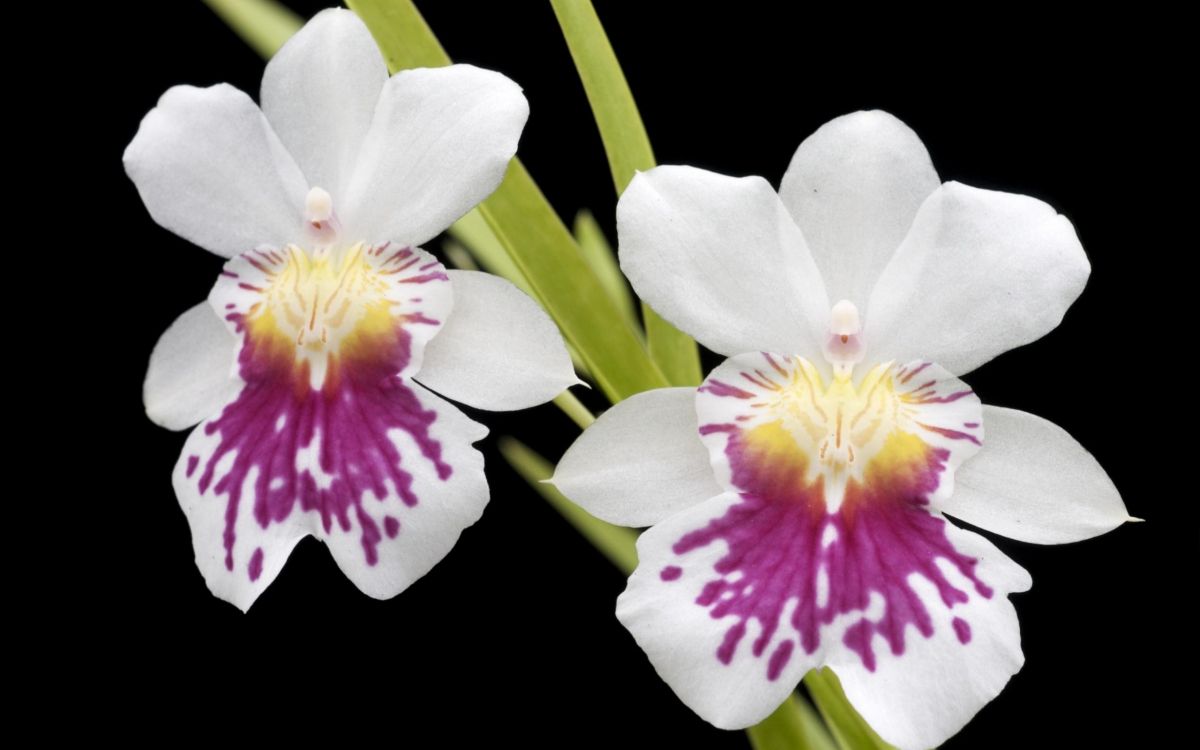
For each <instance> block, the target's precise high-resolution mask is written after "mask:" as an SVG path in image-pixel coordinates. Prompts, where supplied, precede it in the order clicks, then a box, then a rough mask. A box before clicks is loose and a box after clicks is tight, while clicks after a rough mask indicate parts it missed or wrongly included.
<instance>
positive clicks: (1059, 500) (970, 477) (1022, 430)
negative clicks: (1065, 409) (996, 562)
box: [940, 406, 1130, 544]
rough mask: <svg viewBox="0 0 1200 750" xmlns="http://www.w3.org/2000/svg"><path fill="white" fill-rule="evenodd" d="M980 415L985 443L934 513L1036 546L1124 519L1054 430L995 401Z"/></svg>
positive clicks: (1095, 469) (1087, 465)
mask: <svg viewBox="0 0 1200 750" xmlns="http://www.w3.org/2000/svg"><path fill="white" fill-rule="evenodd" d="M983 418H984V424H985V425H986V426H987V441H986V442H985V444H984V447H983V449H982V450H980V451H979V453H978V454H976V455H975V457H974V458H972V459H971V460H969V461H967V462H966V463H965V464H963V466H962V468H960V469H959V471H958V475H957V476H958V481H957V483H956V485H955V490H954V494H952V495H951V496H950V497H949V498H946V499H945V500H943V501H942V502H941V503H940V508H941V510H943V511H944V512H946V513H949V514H950V515H952V516H954V517H956V518H961V519H962V520H964V521H966V522H968V523H971V524H974V525H976V526H980V527H982V528H985V529H987V530H988V531H994V532H996V533H997V534H1003V535H1004V536H1007V537H1012V538H1013V539H1020V540H1021V541H1023V542H1035V543H1037V544H1061V543H1064V542H1076V541H1079V540H1081V539H1089V538H1091V537H1094V536H1098V535H1100V534H1103V533H1105V532H1107V531H1111V530H1112V529H1114V528H1116V527H1117V526H1120V525H1121V524H1122V523H1125V522H1126V521H1128V520H1130V517H1129V512H1128V511H1127V510H1126V509H1125V503H1124V502H1122V500H1121V495H1120V494H1119V493H1118V492H1117V488H1116V487H1115V486H1114V485H1113V483H1112V480H1111V479H1109V478H1108V475H1107V474H1106V473H1105V472H1104V469H1103V468H1102V467H1101V466H1100V464H1099V463H1098V462H1097V461H1096V459H1095V458H1094V457H1093V456H1092V454H1091V453H1088V451H1087V449H1085V448H1084V447H1083V446H1082V445H1080V444H1079V443H1078V442H1076V441H1075V439H1074V438H1072V437H1071V436H1070V435H1068V434H1067V432H1066V431H1065V430H1063V429H1062V428H1061V427H1059V426H1058V425H1056V424H1054V423H1052V422H1049V421H1047V420H1045V419H1042V418H1041V417H1038V416H1035V415H1033V414H1027V413H1026V412H1023V411H1017V410H1015V409H1002V408H1000V407H998V406H985V407H984V408H983Z"/></svg>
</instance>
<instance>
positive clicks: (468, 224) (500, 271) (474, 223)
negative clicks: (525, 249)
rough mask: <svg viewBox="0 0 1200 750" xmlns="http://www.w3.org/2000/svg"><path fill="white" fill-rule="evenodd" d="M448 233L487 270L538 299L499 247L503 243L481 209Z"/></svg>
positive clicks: (456, 223)
mask: <svg viewBox="0 0 1200 750" xmlns="http://www.w3.org/2000/svg"><path fill="white" fill-rule="evenodd" d="M447 232H448V233H449V234H450V236H451V237H453V238H454V239H456V240H458V241H459V242H461V243H462V244H463V246H464V247H466V248H467V250H468V251H469V252H470V253H471V255H472V256H474V258H475V260H477V261H478V262H479V265H480V266H482V267H483V269H484V270H485V271H487V272H488V273H494V274H496V275H497V276H500V277H502V278H505V279H508V280H509V281H511V282H512V283H513V284H516V285H517V287H518V288H520V290H521V291H523V292H525V293H526V294H528V295H529V296H530V297H534V298H535V299H536V296H535V295H534V293H533V287H531V286H530V285H529V280H528V279H526V278H525V274H523V273H521V269H519V268H517V264H516V263H513V260H512V258H510V257H509V256H508V251H507V250H505V249H504V245H502V244H500V240H499V239H498V238H497V237H496V234H495V232H493V231H492V228H491V227H489V226H488V225H487V220H486V219H484V218H483V214H482V213H480V212H479V209H478V208H473V209H471V210H470V211H469V212H468V213H467V215H466V216H464V217H462V218H461V219H459V220H458V221H456V222H454V223H453V224H452V225H451V226H450V229H448V230H447Z"/></svg>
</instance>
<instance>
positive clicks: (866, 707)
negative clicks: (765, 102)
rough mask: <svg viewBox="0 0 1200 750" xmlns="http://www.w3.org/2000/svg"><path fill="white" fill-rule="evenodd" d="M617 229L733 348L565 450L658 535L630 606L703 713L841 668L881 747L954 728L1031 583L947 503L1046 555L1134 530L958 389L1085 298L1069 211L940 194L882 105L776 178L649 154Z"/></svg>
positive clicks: (695, 321)
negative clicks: (687, 384)
mask: <svg viewBox="0 0 1200 750" xmlns="http://www.w3.org/2000/svg"><path fill="white" fill-rule="evenodd" d="M617 220H618V234H619V242H620V259H621V267H622V269H623V270H624V271H625V273H626V275H627V276H628V277H629V279H630V281H631V282H632V284H633V286H634V288H635V290H636V291H637V292H638V294H639V295H640V296H641V297H642V298H643V299H644V300H646V301H647V302H648V303H649V304H650V305H651V306H652V307H654V308H655V309H656V310H657V311H658V312H659V313H660V314H661V315H662V316H663V317H664V318H666V319H667V320H669V321H671V322H672V323H674V324H675V325H676V326H678V327H679V328H680V329H682V330H684V331H686V332H688V333H689V334H691V335H693V336H694V337H695V338H696V339H697V340H698V341H699V342H700V343H701V344H703V345H705V346H707V347H708V348H709V349H712V350H713V351H715V352H718V353H720V354H723V355H725V356H727V357H728V359H727V360H726V361H725V362H724V363H723V364H721V365H720V366H719V367H717V368H716V369H715V370H714V371H713V372H712V373H711V374H710V375H709V376H708V378H707V379H706V380H705V382H704V384H703V385H702V386H701V387H700V388H699V389H692V388H670V389H660V390H655V391H650V392H646V393H642V394H639V395H637V396H634V397H632V398H630V399H627V400H626V401H624V402H621V403H620V404H618V405H617V406H615V407H614V408H613V409H611V410H609V411H608V412H607V413H606V414H604V415H603V416H601V417H600V419H599V420H598V421H597V422H596V424H595V425H593V426H592V427H591V428H589V429H588V430H587V431H586V432H585V433H584V434H583V435H582V436H581V437H580V439H579V440H578V441H577V442H576V443H575V444H574V445H573V446H572V447H571V449H570V450H569V451H568V452H567V454H566V455H565V456H564V458H563V460H562V461H561V463H560V464H559V467H558V470H557V472H556V474H555V477H554V482H555V484H556V485H557V486H558V487H559V488H560V489H561V490H562V491H563V492H564V493H565V494H566V495H567V496H568V497H569V498H571V499H572V500H574V501H576V502H578V503H579V504H580V505H581V506H583V507H584V508H586V509H587V510H589V511H590V512H592V513H593V514H595V515H596V516H598V517H600V518H602V519H604V520H607V521H611V522H613V523H618V524H622V525H626V526H648V525H652V528H650V529H649V530H648V531H646V532H645V533H644V534H643V535H642V536H641V538H640V539H639V541H638V554H639V559H640V562H639V565H638V568H637V570H636V571H635V572H634V573H633V575H632V576H631V577H630V579H629V585H628V587H627V588H626V590H625V592H624V593H623V594H622V595H621V596H620V598H619V599H618V603H617V616H618V617H619V618H620V620H621V622H622V623H624V624H625V626H626V627H627V628H629V630H630V631H631V632H632V633H633V635H634V637H635V638H636V640H637V642H638V643H639V645H641V647H642V648H643V649H644V650H645V651H646V653H647V654H648V656H649V657H650V660H651V662H652V663H653V665H654V667H655V669H656V670H657V671H658V673H659V674H660V675H661V676H662V677H663V679H664V680H666V681H667V683H668V684H669V685H670V686H671V687H672V688H673V689H674V691H675V692H676V694H677V695H679V697H680V698H681V699H682V700H683V701H684V702H685V703H687V704H688V705H689V706H690V707H691V708H692V709H694V710H695V711H696V712H697V713H698V714H700V715H701V716H702V717H704V718H705V719H706V720H708V721H710V722H711V723H713V724H715V725H716V726H719V727H723V728H740V727H746V726H749V725H752V724H754V723H756V722H758V721H760V720H762V719H763V718H765V717H766V716H767V715H768V714H770V713H771V712H772V711H773V710H774V709H775V708H776V707H777V706H778V705H779V704H780V703H781V702H782V701H783V700H785V698H786V697H787V696H788V695H789V694H790V693H791V692H792V691H793V690H794V689H795V687H796V684H797V683H798V682H799V680H800V679H801V678H802V677H803V675H804V674H805V673H806V672H807V671H808V670H810V669H814V668H819V667H824V666H827V667H831V668H832V669H833V670H834V671H835V672H836V673H837V674H838V676H839V678H840V679H841V682H842V685H843V687H844V689H845V691H846V695H847V696H848V698H849V699H850V701H851V703H852V704H853V705H854V706H855V708H857V709H858V711H859V712H860V713H861V714H862V715H863V716H864V718H866V719H867V720H868V721H869V722H870V723H871V725H872V726H873V727H874V728H875V729H876V731H877V732H878V733H879V734H880V735H881V736H882V737H883V738H884V739H886V740H888V741H889V742H892V743H894V744H896V745H898V746H900V747H902V748H924V747H931V746H934V745H937V744H939V743H940V742H942V741H943V740H945V739H946V738H948V737H950V736H951V735H953V734H954V733H955V732H957V731H958V730H959V729H960V728H961V727H962V726H963V725H964V724H965V723H966V722H967V721H968V720H969V719H970V718H971V717H972V716H973V715H974V714H975V713H976V712H977V711H978V710H979V709H980V708H981V707H982V706H983V705H984V704H986V703H987V702H988V701H989V700H991V699H992V698H993V697H995V696H996V695H997V694H998V693H999V692H1000V690H1001V689H1002V688H1003V687H1004V685H1005V683H1006V682H1007V681H1008V679H1009V678H1010V677H1011V676H1012V675H1013V674H1014V673H1015V672H1016V671H1017V670H1018V669H1020V667H1021V664H1022V662H1023V659H1024V657H1023V655H1022V652H1021V643H1020V631H1019V626H1018V623H1017V617H1016V612H1015V611H1014V609H1013V607H1012V605H1011V603H1010V602H1009V599H1008V595H1009V594H1011V593H1015V592H1020V591H1024V590H1026V589H1028V588H1029V586H1030V583H1031V581H1030V578H1029V575H1028V574H1027V573H1026V572H1025V571H1024V570H1023V569H1022V568H1020V567H1019V566H1018V565H1016V564H1015V563H1013V562H1012V561H1011V560H1009V559H1008V558H1007V557H1005V556H1004V555H1003V554H1002V553H1001V552H1000V551H999V550H998V549H996V547H994V546H993V545H992V544H990V543H989V542H988V541H987V540H985V539H984V538H982V537H981V536H979V535H977V534H974V533H971V532H968V531H965V530H962V529H959V528H957V527H955V526H954V525H952V524H951V523H949V522H948V521H947V519H946V517H945V516H944V515H943V514H948V515H951V516H955V517H957V518H960V519H962V520H964V521H967V522H969V523H972V524H976V525H978V526H981V527H983V528H986V529H988V530H991V531H995V532H997V533H1000V534H1004V535H1006V536H1010V537H1013V538H1016V539H1021V540H1024V541H1029V542H1037V543H1046V544H1053V543H1062V542H1070V541H1076V540H1080V539H1085V538H1088V537H1091V536H1095V535H1097V534H1101V533H1104V532H1106V531H1109V530H1111V529H1113V528H1115V527H1116V526H1118V525H1120V524H1121V523H1123V522H1125V521H1127V520H1131V519H1130V518H1129V515H1128V513H1127V512H1126V509H1125V506H1124V504H1123V502H1122V501H1121V498H1120V496H1119V494H1118V493H1117V491H1116V489H1115V488H1114V487H1113V485H1112V483H1111V481H1110V480H1109V479H1108V477H1107V475H1106V474H1105V472H1104V471H1103V469H1102V468H1101V467H1100V466H1099V465H1098V463H1097V462H1096V461H1095V459H1094V458H1093V457H1092V456H1091V455H1090V454H1089V453H1088V452H1087V451H1086V450H1085V449H1083V448H1082V447H1081V446H1080V445H1079V444H1078V443H1077V442H1075V440H1073V439H1072V438H1071V437H1070V436H1069V435H1067V434H1066V433H1065V432H1064V431H1063V430H1062V429H1060V428H1059V427H1057V426H1055V425H1053V424H1051V423H1049V422H1047V421H1046V420H1044V419H1041V418H1039V417H1036V416H1034V415H1032V414H1027V413H1025V412H1021V411H1016V410H1012V409H1002V408H997V407H989V406H983V405H981V404H980V401H979V399H978V397H976V396H975V394H974V393H973V392H972V391H971V389H970V388H969V387H967V386H966V385H965V384H964V383H963V382H962V381H961V380H959V376H962V375H965V374H966V373H968V372H970V371H971V370H973V369H975V368H976V367H978V366H980V365H982V364H983V363H984V362H986V361H988V360H989V359H991V358H993V357H995V356H996V355H998V354H1000V353H1002V352H1004V351H1006V350H1008V349H1011V348H1014V347H1017V346H1020V345H1022V344H1025V343H1028V342H1030V341H1033V340H1035V339H1037V338H1039V337H1041V336H1043V335H1045V334H1046V333H1048V332H1049V331H1050V330H1052V329H1053V328H1054V327H1055V326H1057V325H1058V323H1059V322H1060V321H1061V319H1062V317H1063V315H1064V313H1065V312H1066V310H1067V308H1068V307H1069V306H1070V304H1071V303H1072V302H1073V301H1074V300H1075V298H1076V297H1078V295H1079V294H1080V292H1081V291H1082V290H1083V287H1084V284H1085V282H1086V280H1087V277H1088V274H1089V272H1090V266H1089V264H1088V260H1087V258H1086V256H1085V255H1084V252H1083V249H1082V247H1081V246H1080V244H1079V241H1078V239H1077V238H1076V235H1075V231H1074V229H1073V228H1072V226H1071V224H1070V222H1069V221H1067V219H1065V218H1064V217H1062V216H1060V215H1058V214H1057V213H1056V212H1055V211H1054V210H1053V209H1052V208H1051V207H1050V206H1048V205H1046V204H1045V203H1043V202H1041V201H1039V200H1035V199H1033V198H1030V197H1026V196H1021V195H1014V194H1010V193H1002V192H995V191H989V190H981V189H977V188H972V187H968V186H965V185H961V184H958V183H954V182H948V183H945V184H942V183H941V181H940V180H939V179H938V176H937V173H936V172H935V171H934V169H933V165H932V163H931V162H930V159H929V155H928V153H927V152H926V150H925V148H924V146H923V145H922V143H921V141H920V140H919V139H918V138H917V136H916V134H915V133H913V132H912V130H910V129H909V128H908V127H907V126H905V125H904V124H903V123H901V122H900V121H899V120H897V119H896V118H895V117H893V116H891V115H889V114H886V113H883V112H858V113H854V114H851V115H847V116H844V117H840V118H837V119H835V120H833V121H831V122H829V123H827V124H826V125H824V126H823V127H821V128H820V129H819V130H818V131H817V132H816V133H815V134H813V135H812V136H811V137H809V138H808V139H807V140H805V141H804V143H802V144H801V145H800V148H799V149H798V150H797V152H796V154H795V156H794V158H793V159H792V162H791V165H790V167H789V168H788V170H787V173H786V175H785V176H784V178H783V183H782V186H781V189H780V190H779V192H778V193H777V192H776V191H775V190H774V189H772V187H771V186H770V185H769V184H768V183H767V182H766V180H763V179H762V178H758V177H748V178H741V179H738V178H732V177H725V176H722V175H718V174H713V173H711V172H706V171H703V170H699V169H694V168H689V167H677V166H664V167H658V168H656V169H652V170H650V171H648V172H646V173H643V174H639V175H638V176H637V177H636V178H635V179H634V180H633V182H632V183H631V184H630V186H629V188H628V189H627V190H626V192H625V194H624V195H623V196H622V197H621V200H620V203H619V204H618V209H617ZM834 302H836V304H831V303H834ZM860 310H861V311H862V313H861V316H860V312H859V311H860ZM860 364H861V365H862V369H859V370H858V371H857V372H858V376H856V368H858V367H859V366H860ZM985 428H986V437H985Z"/></svg>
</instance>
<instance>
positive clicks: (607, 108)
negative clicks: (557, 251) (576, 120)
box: [550, 0, 700, 385]
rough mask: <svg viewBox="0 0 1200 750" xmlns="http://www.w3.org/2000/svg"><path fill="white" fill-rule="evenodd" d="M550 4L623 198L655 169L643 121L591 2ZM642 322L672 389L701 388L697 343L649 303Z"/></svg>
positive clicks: (562, 0) (556, 1)
mask: <svg viewBox="0 0 1200 750" xmlns="http://www.w3.org/2000/svg"><path fill="white" fill-rule="evenodd" d="M550 4H551V5H552V6H553V7H554V15H555V16H557V17H558V25H559V26H560V27H561V28H562V32H563V37H564V38H565V39H566V40H567V47H568V48H569V49H570V50H571V58H572V59H573V60H574V61H575V69H576V70H578V71H579V78H580V80H581V81H583V89H584V91H585V92H586V93H587V98H588V103H589V104H591V105H592V115H593V116H594V117H595V118H596V126H597V127H598V128H599V129H600V140H602V141H603V142H604V152H605V154H607V155H608V167H609V170H610V171H611V172H612V178H613V184H614V185H615V186H616V188H617V194H618V195H620V194H621V193H622V192H624V191H625V188H626V186H628V185H629V181H630V180H632V179H633V175H634V174H635V173H636V172H637V171H638V170H645V169H650V168H651V167H653V166H654V152H653V151H652V150H651V148H650V139H649V138H648V137H647V136H646V128H645V126H644V125H643V124H642V117H641V115H639V114H638V109H637V104H635V103H634V101H633V93H632V92H630V90H629V84H628V83H626V81H625V74H624V73H623V72H622V71H621V65H620V63H618V62H617V56H616V54H615V53H613V49H612V45H611V44H609V41H608V35H607V34H605V33H604V27H603V26H602V25H601V24H600V18H599V17H598V16H597V15H596V9H595V8H593V7H592V4H591V2H590V0H550ZM642 317H643V318H644V321H645V326H646V342H647V344H648V346H649V347H650V358H651V359H653V360H654V362H655V363H656V364H657V365H658V367H659V369H660V370H662V373H663V375H665V376H666V378H667V380H669V381H670V382H671V385H699V383H700V354H699V352H698V351H697V349H696V342H695V341H693V340H692V339H691V337H690V336H688V335H687V334H685V333H682V332H681V331H679V330H678V329H677V328H675V327H674V326H672V325H671V324H670V323H668V322H667V321H665V320H663V319H662V318H661V317H659V315H658V313H656V312H654V311H653V310H652V309H650V307H649V306H648V305H646V304H644V303H643V304H642Z"/></svg>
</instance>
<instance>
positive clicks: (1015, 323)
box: [864, 182, 1091, 375]
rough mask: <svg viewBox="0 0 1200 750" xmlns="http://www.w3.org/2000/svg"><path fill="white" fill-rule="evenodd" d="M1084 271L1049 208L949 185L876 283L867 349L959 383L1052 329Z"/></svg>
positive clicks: (1077, 250) (1075, 242) (1069, 230)
mask: <svg viewBox="0 0 1200 750" xmlns="http://www.w3.org/2000/svg"><path fill="white" fill-rule="evenodd" d="M1090 271H1091V266H1090V265H1089V264H1088V260H1087V256H1086V255H1084V252H1083V248H1082V247H1081V246H1080V244H1079V239H1078V238H1077V237H1076V236H1075V229H1074V228H1073V227H1072V226H1071V222H1070V221H1068V220H1067V219H1066V217H1064V216H1060V215H1059V214H1058V213H1056V212H1055V211H1054V209H1053V208H1051V207H1050V206H1049V205H1047V204H1045V203H1043V202H1042V201H1039V200H1037V199H1035V198H1030V197H1028V196H1024V195H1016V194H1013V193H1002V192H997V191H994V190H981V189H979V188H973V187H968V186H966V185H962V184H959V183H955V182H948V183H946V184H945V185H943V186H942V187H940V188H938V190H936V191H935V192H934V193H933V194H932V195H931V196H929V198H928V199H927V200H926V201H925V203H924V204H922V206H921V209H920V211H919V212H918V214H917V217H916V219H915V220H914V221H913V225H912V228H911V229H910V230H909V233H908V236H907V237H905V238H904V242H903V243H902V244H901V246H900V249H899V250H897V251H896V254H895V256H894V257H893V258H892V260H891V262H890V263H889V264H888V266H887V268H886V269H884V272H883V275H882V276H881V277H880V278H879V281H878V283H876V285H875V289H874V291H873V292H872V293H871V301H870V304H869V305H868V307H867V311H866V322H865V331H864V335H865V339H866V345H867V347H868V349H869V350H870V351H871V353H872V356H873V357H874V358H875V359H881V360H882V359H900V360H906V359H908V358H912V357H923V358H927V359H933V360H936V361H937V362H938V363H939V364H941V365H942V366H943V367H945V368H946V369H947V370H949V371H950V372H953V373H955V374H957V375H963V374H965V373H967V372H970V371H971V370H973V369H975V368H976V367H978V366H979V365H981V364H983V363H984V362H987V361H988V360H989V359H991V358H993V357H995V356H996V355H998V354H1000V353H1002V352H1005V351H1007V350H1009V349H1012V348H1015V347H1018V346H1021V345H1022V344H1027V343H1029V342H1030V341H1033V340H1035V339H1038V338H1040V337H1041V336H1044V335H1045V334H1046V333H1048V332H1049V331H1051V330H1052V329H1053V328H1054V327H1055V326H1057V325H1058V324H1059V322H1060V321H1061V320H1062V317H1063V315H1064V313H1066V310H1067V308H1068V307H1069V306H1070V305H1071V303H1072V302H1074V301H1075V298H1076V297H1078V296H1079V294H1080V292H1082V291H1083V286H1084V284H1085V283H1086V282H1087V277H1088V274H1089V273H1090Z"/></svg>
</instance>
